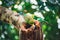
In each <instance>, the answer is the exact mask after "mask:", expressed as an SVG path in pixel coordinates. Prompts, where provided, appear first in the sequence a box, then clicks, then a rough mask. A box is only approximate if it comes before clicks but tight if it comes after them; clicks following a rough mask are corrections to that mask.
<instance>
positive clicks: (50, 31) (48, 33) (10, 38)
mask: <svg viewBox="0 0 60 40" xmlns="http://www.w3.org/2000/svg"><path fill="white" fill-rule="evenodd" d="M32 1H33V0H32ZM1 2H2V4H0V5H1V6H4V7H7V8H8V9H11V10H13V11H16V12H18V13H19V14H26V13H31V14H34V15H35V13H37V14H39V15H37V14H36V15H35V16H34V19H36V20H38V21H40V22H41V25H42V30H43V33H44V35H43V36H44V39H45V40H60V38H59V37H60V36H59V35H60V32H59V30H60V29H58V24H57V19H59V18H60V14H59V13H60V1H59V0H57V1H56V0H55V1H54V0H46V1H43V0H36V2H37V4H35V3H33V4H32V3H31V1H29V0H1ZM34 2H35V1H34ZM40 14H42V15H43V17H44V18H43V17H41V15H40ZM11 26H12V25H9V24H7V23H3V22H1V21H0V32H1V33H0V35H1V36H0V40H18V31H17V30H16V29H15V28H13V27H12V28H11Z"/></svg>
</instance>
